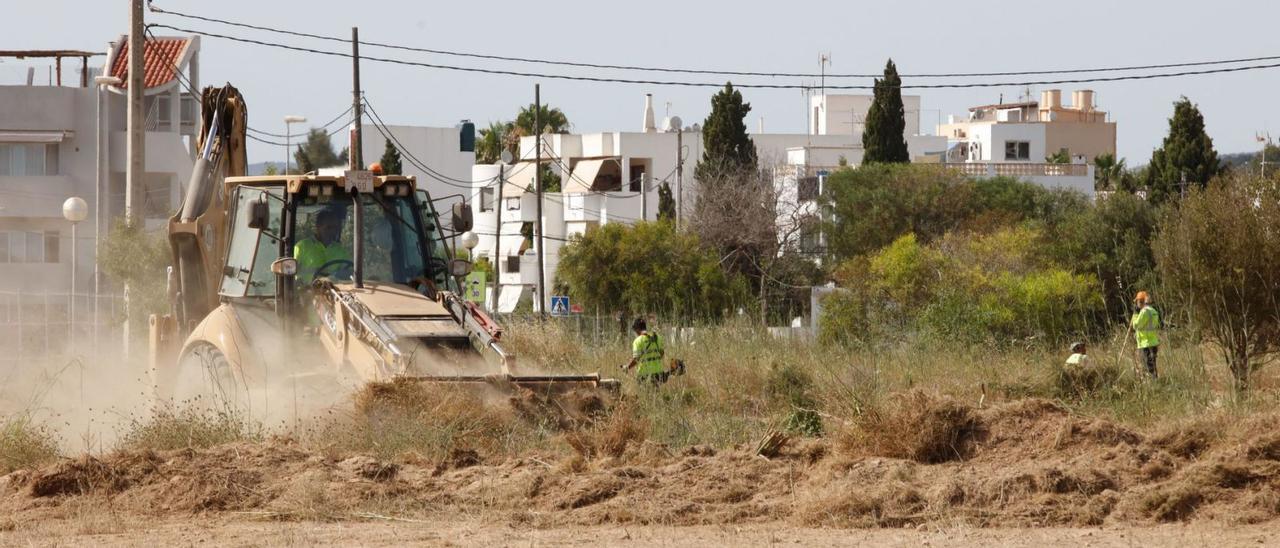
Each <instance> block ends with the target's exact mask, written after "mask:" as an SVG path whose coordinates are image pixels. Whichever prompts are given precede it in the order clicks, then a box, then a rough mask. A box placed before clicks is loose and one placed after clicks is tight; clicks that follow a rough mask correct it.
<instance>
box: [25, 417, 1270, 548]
mask: <svg viewBox="0 0 1280 548" xmlns="http://www.w3.org/2000/svg"><path fill="white" fill-rule="evenodd" d="M877 413H878V414H877V415H875V416H872V417H868V418H866V419H865V420H863V421H861V422H860V423H859V425H858V426H853V427H850V428H849V429H847V430H846V431H843V432H839V433H836V434H833V435H831V436H829V437H828V438H827V439H823V440H814V439H803V438H802V439H793V440H790V441H789V443H787V444H785V445H784V446H783V447H782V449H781V451H780V452H777V453H775V454H774V456H773V457H772V458H764V457H762V456H759V455H757V454H755V451H754V447H740V448H736V449H730V450H716V449H713V448H710V447H689V448H684V449H681V450H671V449H669V448H666V447H663V446H661V445H659V444H655V443H653V442H650V441H645V440H644V439H643V436H642V434H641V433H640V430H639V429H638V428H637V427H636V426H635V425H634V424H631V423H630V421H628V420H625V419H617V420H609V421H607V422H602V423H600V424H597V425H595V426H594V427H592V429H590V430H584V431H581V432H577V433H573V434H566V442H568V443H569V444H570V445H571V446H572V447H574V448H575V449H577V451H575V452H574V454H573V455H568V456H567V455H566V454H565V452H564V451H555V450H552V449H551V448H548V450H547V452H546V454H529V455H525V456H522V457H520V458H511V459H502V460H496V459H490V458H488V457H487V456H486V455H483V454H479V453H478V452H477V451H476V450H474V449H469V448H466V447H459V448H457V449H455V450H454V451H453V452H452V453H451V454H450V455H449V456H448V457H447V458H442V459H437V460H435V461H425V460H420V459H415V458H411V457H406V458H400V459H396V460H395V461H386V460H379V459H376V458H374V457H371V456H367V455H326V454H317V453H314V452H310V451H307V450H305V449H304V448H303V447H302V446H300V445H298V444H296V443H293V442H291V441H289V440H271V441H267V442H261V443H252V444H250V443H238V444H229V445H223V446H218V447H214V448H211V449H207V450H179V451H167V452H154V451H132V452H116V453H111V454H108V455H103V456H82V457H80V458H77V459H68V460H64V461H62V462H60V463H57V464H55V465H52V466H49V467H46V468H43V469H38V470H21V471H17V472H14V473H11V474H9V475H7V476H3V477H0V531H7V532H3V533H0V544H17V543H23V544H25V543H28V542H34V543H36V544H44V543H46V541H47V543H52V544H59V543H68V544H86V543H93V544H111V543H117V544H133V543H141V542H144V540H145V542H146V543H148V544H152V543H155V541H157V540H159V541H160V543H162V544H191V543H195V542H197V541H198V540H197V539H210V540H214V541H217V542H218V543H220V544H229V545H256V544H351V543H359V544H370V545H378V544H403V543H405V542H421V543H427V544H448V543H459V544H514V543H520V544H525V545H527V544H538V543H545V544H572V543H586V542H590V543H593V544H596V543H603V544H632V543H635V544H642V545H643V544H706V543H714V544H728V543H730V542H732V543H743V542H749V543H751V544H763V543H766V542H767V543H774V542H787V543H794V542H798V543H803V544H854V545H856V544H862V543H868V544H912V545H918V544H922V543H925V542H941V543H945V544H995V545H1028V544H1031V545H1045V544H1055V543H1057V544H1064V545H1065V544H1068V543H1070V544H1071V545H1082V544H1086V543H1087V544H1093V545H1099V546H1108V545H1120V544H1124V545H1129V544H1151V543H1155V542H1159V543H1162V544H1164V543H1169V544H1172V543H1175V542H1177V543H1183V542H1186V541H1191V542H1192V543H1194V544H1207V543H1210V542H1212V543H1214V544H1224V543H1225V544H1227V545H1232V544H1255V543H1257V542H1259V541H1262V542H1263V543H1270V542H1274V541H1273V540H1271V539H1273V538H1277V536H1276V533H1278V532H1280V522H1277V521H1276V517H1277V515H1280V475H1278V474H1277V472H1280V431H1278V430H1276V428H1275V426H1276V425H1277V424H1280V415H1275V414H1269V415H1259V416H1253V417H1250V418H1248V419H1244V420H1239V421H1235V422H1224V421H1216V422H1215V421H1210V420H1206V421H1204V422H1200V423H1192V424H1186V425H1179V426H1177V427H1170V428H1168V429H1165V430H1161V431H1158V432H1137V431H1133V430H1130V429H1127V428H1124V427H1122V426H1119V425H1116V424H1113V423H1110V422H1107V421H1104V420H1099V419H1094V418H1086V417H1081V416H1078V415H1074V414H1072V413H1069V412H1068V411H1066V410H1065V409H1063V408H1061V407H1059V406H1057V405H1055V404H1053V403H1051V402H1048V401H1044V400H1021V401H1015V402H1011V403H1006V404H1001V405H998V406H995V407H990V408H981V409H980V408H975V407H971V406H967V405H964V404H960V403H957V402H954V401H951V400H945V399H936V398H931V397H925V396H921V395H918V394H908V395H906V396H904V397H903V398H901V399H900V400H899V401H898V404H897V405H896V406H894V407H889V408H886V409H884V410H882V411H878V412H877ZM42 535H44V536H42ZM144 535H145V537H144Z"/></svg>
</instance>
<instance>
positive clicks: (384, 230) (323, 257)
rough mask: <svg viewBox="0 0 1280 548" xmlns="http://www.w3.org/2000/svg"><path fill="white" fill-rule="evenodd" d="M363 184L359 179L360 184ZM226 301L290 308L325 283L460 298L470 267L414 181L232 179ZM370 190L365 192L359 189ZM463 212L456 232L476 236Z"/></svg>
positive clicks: (458, 212) (222, 287)
mask: <svg viewBox="0 0 1280 548" xmlns="http://www.w3.org/2000/svg"><path fill="white" fill-rule="evenodd" d="M357 178H359V179H361V180H359V181H357V180H353V179H357ZM225 184H226V185H227V194H226V195H227V196H228V197H229V202H230V203H229V204H228V206H229V207H228V209H230V210H231V218H230V220H229V228H230V233H229V238H228V242H227V255H226V263H225V265H224V267H223V269H222V279H221V281H220V284H219V290H218V293H219V295H220V296H221V297H222V298H223V299H224V300H226V299H242V298H262V299H276V300H277V301H278V302H279V303H286V304H287V303H292V302H295V301H296V299H297V289H304V290H305V288H309V287H311V286H312V285H314V284H315V283H316V282H317V281H318V280H325V281H327V282H328V283H331V284H335V285H338V286H344V287H352V288H363V287H365V286H366V285H375V286H378V285H388V284H394V285H399V286H408V287H409V288H412V289H413V290H414V291H417V292H419V293H421V294H423V295H426V296H428V297H432V298H434V296H435V293H436V292H438V291H449V292H457V289H458V277H459V276H465V275H466V274H467V272H469V269H470V264H469V263H467V261H465V260H461V259H452V256H453V254H452V251H451V250H450V249H449V246H448V240H447V239H446V236H445V230H444V229H443V227H442V226H441V223H440V218H439V215H438V214H437V213H436V210H435V208H434V207H433V205H432V203H431V201H430V199H429V197H428V196H427V195H426V192H423V191H419V190H417V189H416V181H415V179H414V178H413V177H404V176H378V177H375V176H372V175H371V174H369V173H368V172H350V175H348V176H328V177H326V176H311V175H308V176H272V177H230V178H227V179H226V183H225ZM361 187H363V188H361ZM469 213H470V212H469V211H468V210H466V209H465V207H462V208H455V211H454V219H453V222H452V223H451V226H450V228H451V229H452V230H454V231H463V230H467V229H469V228H470V226H469V225H470V215H469Z"/></svg>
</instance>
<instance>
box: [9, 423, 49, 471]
mask: <svg viewBox="0 0 1280 548" xmlns="http://www.w3.org/2000/svg"><path fill="white" fill-rule="evenodd" d="M57 458H58V442H57V440H56V439H55V438H54V436H53V434H51V433H50V432H49V431H48V429H46V428H44V427H43V426H40V425H37V424H35V423H33V422H32V421H31V418H30V417H27V416H17V417H11V418H9V419H5V420H3V421H0V475H3V474H8V473H9V472H12V471H14V470H21V469H26V468H34V467H38V466H40V465H42V464H46V463H49V462H52V461H54V460H56V459H57Z"/></svg>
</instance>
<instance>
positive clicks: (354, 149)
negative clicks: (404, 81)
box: [349, 27, 364, 169]
mask: <svg viewBox="0 0 1280 548" xmlns="http://www.w3.org/2000/svg"><path fill="white" fill-rule="evenodd" d="M351 83H352V87H351V111H352V112H353V113H354V114H353V115H354V116H355V119H356V123H355V129H354V130H352V132H351V141H352V143H351V155H350V158H349V160H350V165H351V169H361V166H363V165H364V146H363V145H362V144H361V135H360V120H361V118H364V114H363V112H364V109H362V108H361V107H362V104H361V100H360V29H359V28H358V27H351Z"/></svg>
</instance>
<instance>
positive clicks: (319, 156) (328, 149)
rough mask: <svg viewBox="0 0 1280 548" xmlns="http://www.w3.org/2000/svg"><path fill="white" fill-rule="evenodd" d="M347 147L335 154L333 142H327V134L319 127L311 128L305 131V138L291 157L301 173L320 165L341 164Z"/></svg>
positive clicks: (343, 161) (320, 166)
mask: <svg viewBox="0 0 1280 548" xmlns="http://www.w3.org/2000/svg"><path fill="white" fill-rule="evenodd" d="M347 152H348V151H347V149H346V148H343V149H342V152H341V153H339V154H335V153H334V152H333V143H331V142H329V134H328V133H325V131H324V130H323V129H321V128H314V127H313V128H311V131H308V132H307V140H306V141H305V142H303V143H300V144H299V145H298V149H297V150H296V151H294V153H293V159H294V161H295V162H297V164H298V169H299V170H300V171H301V172H302V173H310V172H312V171H315V170H317V169H320V168H322V167H334V166H341V165H344V164H346V163H347Z"/></svg>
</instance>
